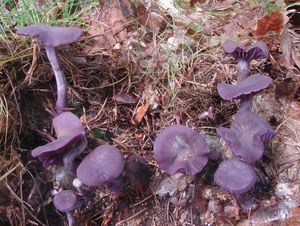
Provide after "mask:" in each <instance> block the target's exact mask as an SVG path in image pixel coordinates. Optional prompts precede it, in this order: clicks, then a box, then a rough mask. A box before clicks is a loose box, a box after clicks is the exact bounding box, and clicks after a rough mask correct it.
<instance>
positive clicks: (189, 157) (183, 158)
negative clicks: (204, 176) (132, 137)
mask: <svg viewBox="0 0 300 226" xmlns="http://www.w3.org/2000/svg"><path fill="white" fill-rule="evenodd" d="M208 155H209V147H208V145H207V143H206V141H205V139H204V137H203V136H202V135H201V134H200V133H198V132H197V131H195V130H193V129H191V128H188V127H186V126H182V125H173V126H169V127H167V128H165V129H164V130H163V131H162V132H161V133H160V134H159V135H158V137H157V138H156V140H155V142H154V158H155V160H156V162H157V163H158V165H159V167H160V168H161V169H162V170H164V171H166V172H167V173H168V174H170V175H174V174H175V173H177V172H183V173H185V174H186V175H194V174H196V173H198V172H200V171H201V170H202V169H203V168H204V167H205V165H206V164H207V161H208Z"/></svg>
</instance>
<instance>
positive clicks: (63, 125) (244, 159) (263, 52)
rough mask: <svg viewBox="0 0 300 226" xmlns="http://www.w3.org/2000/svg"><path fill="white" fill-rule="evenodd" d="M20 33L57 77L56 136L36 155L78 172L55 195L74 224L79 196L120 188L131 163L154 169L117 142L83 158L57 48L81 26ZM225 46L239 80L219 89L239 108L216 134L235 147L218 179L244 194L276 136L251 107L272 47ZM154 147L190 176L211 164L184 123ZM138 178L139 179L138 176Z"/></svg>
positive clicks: (266, 80) (173, 168)
mask: <svg viewBox="0 0 300 226" xmlns="http://www.w3.org/2000/svg"><path fill="white" fill-rule="evenodd" d="M17 34H19V35H25V36H31V37H33V38H36V39H37V40H38V42H39V43H40V44H41V45H43V46H44V47H45V49H46V53H47V56H48V59H49V61H50V63H51V66H52V69H53V72H54V75H55V78H56V84H57V96H58V97H57V101H56V111H57V114H58V115H57V116H56V117H54V119H53V121H52V125H53V128H54V131H55V133H56V137H57V138H56V140H54V141H52V142H50V143H47V144H45V145H43V146H40V147H37V148H35V149H34V150H32V152H31V154H32V156H33V157H34V158H37V159H39V160H40V161H41V162H42V164H43V166H44V167H46V168H48V167H49V166H53V165H60V166H63V168H64V169H65V170H66V171H68V172H69V173H70V174H71V175H74V180H73V188H72V189H66V190H61V191H59V192H57V193H56V194H55V195H54V198H53V203H54V205H55V207H56V208H57V209H58V210H59V211H62V212H65V213H67V216H68V222H69V225H73V224H74V218H73V217H72V212H73V211H74V210H75V209H76V208H78V207H79V204H78V201H77V199H78V195H80V194H84V191H86V190H89V189H91V188H93V187H98V186H104V185H105V186H107V187H108V188H109V189H110V190H111V191H114V192H115V191H118V190H119V189H120V186H121V184H122V180H120V178H121V177H122V175H123V174H124V171H126V169H127V172H130V170H131V169H132V167H135V168H137V169H138V171H140V178H143V177H145V175H147V177H150V175H151V173H149V171H148V170H145V168H144V167H141V166H146V165H147V162H146V161H145V160H144V159H143V158H142V157H140V156H129V158H128V159H127V160H125V158H124V157H123V155H122V152H121V151H120V150H119V149H117V148H116V147H114V146H112V145H102V146H99V147H97V148H96V149H94V150H93V151H92V152H91V153H89V154H88V155H87V156H86V157H84V158H83V159H82V160H81V161H78V160H79V159H80V156H81V155H82V153H83V152H84V151H85V149H86V148H87V144H88V142H87V138H86V136H85V132H84V127H83V125H82V123H81V121H80V119H79V118H78V117H77V116H76V115H75V114H73V113H71V112H66V111H64V110H65V108H66V105H67V82H66V79H65V76H64V74H63V71H62V70H61V69H60V66H59V63H58V59H57V55H56V53H55V47H57V46H60V45H63V44H68V43H71V42H74V41H76V40H77V39H78V38H79V37H80V36H81V34H82V30H81V29H78V28H71V27H69V28H62V27H51V26H48V25H42V24H38V25H30V26H27V27H23V28H19V29H18V30H17ZM224 49H225V52H227V53H229V54H231V55H232V56H233V57H234V58H235V59H236V60H237V62H238V64H237V69H238V79H237V80H238V81H237V84H235V85H231V84H226V83H221V84H218V86H217V89H218V92H219V94H220V96H221V97H222V98H223V99H224V100H239V102H240V110H239V111H238V112H237V114H236V115H235V117H234V120H233V123H232V126H231V127H230V128H225V127H219V128H217V134H218V135H219V136H220V137H221V138H222V140H223V141H224V142H225V143H226V145H227V148H229V149H230V151H231V152H232V155H231V156H232V157H231V158H230V159H228V158H227V159H224V158H223V161H222V162H221V163H220V164H219V166H218V168H217V170H216V172H215V174H214V181H215V183H216V184H217V185H218V186H220V187H221V188H223V189H225V190H227V191H229V192H230V193H231V194H233V195H241V194H244V193H247V192H248V191H249V190H250V189H251V188H252V187H253V186H254V185H255V183H256V181H257V175H256V171H255V168H254V164H255V162H256V161H258V160H259V159H261V158H262V156H263V153H264V146H265V144H266V142H267V141H269V140H270V139H271V138H272V137H273V136H274V135H275V133H274V131H273V130H272V128H271V127H270V126H269V125H268V123H266V122H265V121H264V120H263V119H262V118H261V117H259V116H258V115H257V114H256V113H255V112H253V111H251V108H252V98H253V96H254V95H255V94H256V93H257V92H259V91H260V90H262V89H264V88H266V87H268V86H269V85H270V83H271V82H272V79H271V78H270V77H268V76H265V75H261V74H253V75H250V76H249V66H250V61H251V60H253V59H260V58H267V57H268V54H269V52H268V47H267V46H266V44H265V43H263V42H257V43H255V44H253V45H251V46H248V47H245V46H242V45H237V44H236V43H234V42H232V41H226V42H225V44H224ZM153 149H154V157H155V160H156V162H157V164H158V165H159V167H160V168H161V169H162V170H164V171H165V172H167V173H168V174H169V175H174V174H176V173H178V172H181V173H184V174H186V175H195V174H197V173H199V172H200V171H201V170H202V169H203V168H204V167H205V166H206V164H207V163H208V160H209V158H210V154H211V152H212V148H211V147H210V146H209V145H208V143H207V142H206V139H205V136H204V135H203V134H201V133H198V132H197V131H195V130H194V129H192V128H188V127H186V126H183V125H172V126H169V127H167V128H165V129H164V130H163V131H162V132H161V133H160V134H159V135H158V136H157V138H156V139H155V141H154V144H153ZM126 165H127V166H126ZM135 179H136V180H139V178H138V177H137V178H134V179H133V180H135ZM142 185H143V186H144V187H147V183H140V186H142Z"/></svg>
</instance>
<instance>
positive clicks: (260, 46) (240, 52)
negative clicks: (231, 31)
mask: <svg viewBox="0 0 300 226" xmlns="http://www.w3.org/2000/svg"><path fill="white" fill-rule="evenodd" d="M223 47H224V50H225V52H226V53H229V54H231V55H232V56H233V57H234V58H235V59H236V60H246V61H248V62H250V61H251V60H254V59H262V58H268V56H269V48H268V46H267V44H266V43H264V42H262V41H258V42H256V43H254V44H252V45H250V46H248V47H245V46H243V45H238V44H236V43H235V42H233V41H231V40H226V41H225V42H224V45H223Z"/></svg>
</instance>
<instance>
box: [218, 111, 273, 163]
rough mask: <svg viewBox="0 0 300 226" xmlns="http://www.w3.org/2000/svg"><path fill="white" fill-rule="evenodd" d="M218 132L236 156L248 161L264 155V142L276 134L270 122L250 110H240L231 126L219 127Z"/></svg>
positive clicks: (253, 160)
mask: <svg viewBox="0 0 300 226" xmlns="http://www.w3.org/2000/svg"><path fill="white" fill-rule="evenodd" d="M217 133H218V134H219V135H220V136H221V137H222V138H223V140H224V141H225V142H226V144H227V145H228V146H229V147H230V149H231V150H232V152H233V153H234V154H235V155H236V156H238V157H240V158H241V159H242V160H243V161H245V162H248V163H253V162H255V161H257V160H259V159H260V158H261V157H262V155H263V153H264V144H265V143H266V142H267V141H268V140H270V139H271V138H272V137H273V136H274V135H275V132H274V131H273V130H272V128H271V126H270V125H268V123H266V122H265V121H264V120H263V119H262V118H260V117H259V116H258V115H257V114H256V113H254V112H252V111H249V110H241V111H239V112H238V113H237V114H236V115H235V119H234V121H233V123H232V126H231V128H230V129H228V128H224V127H219V128H217Z"/></svg>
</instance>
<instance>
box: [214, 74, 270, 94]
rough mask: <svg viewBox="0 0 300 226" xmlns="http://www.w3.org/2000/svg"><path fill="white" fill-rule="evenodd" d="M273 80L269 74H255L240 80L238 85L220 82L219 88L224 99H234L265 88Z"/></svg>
mask: <svg viewBox="0 0 300 226" xmlns="http://www.w3.org/2000/svg"><path fill="white" fill-rule="evenodd" d="M271 82H272V79H271V78H270V77H269V76H263V75H260V74H254V75H251V76H249V77H248V78H246V79H244V80H242V81H240V82H238V83H237V84H236V85H231V84H227V83H219V84H218V85H217V89H218V92H219V94H220V96H221V97H222V98H223V99H224V100H232V99H236V98H240V97H242V96H244V95H248V94H252V93H256V92H258V91H260V90H262V89H265V88H267V87H268V86H269V85H270V84H271Z"/></svg>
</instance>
